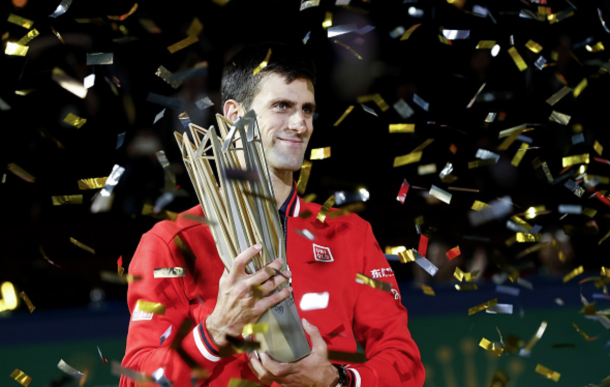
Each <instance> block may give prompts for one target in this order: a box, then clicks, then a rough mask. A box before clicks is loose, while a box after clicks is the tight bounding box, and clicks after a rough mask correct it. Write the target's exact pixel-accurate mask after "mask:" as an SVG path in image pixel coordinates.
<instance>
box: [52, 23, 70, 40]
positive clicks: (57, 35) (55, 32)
mask: <svg viewBox="0 0 610 387" xmlns="http://www.w3.org/2000/svg"><path fill="white" fill-rule="evenodd" d="M51 31H52V32H53V34H54V35H55V36H56V37H57V39H59V41H60V42H62V43H63V44H66V41H65V40H64V38H63V37H62V36H61V34H60V33H59V32H57V30H56V29H55V28H53V26H51Z"/></svg>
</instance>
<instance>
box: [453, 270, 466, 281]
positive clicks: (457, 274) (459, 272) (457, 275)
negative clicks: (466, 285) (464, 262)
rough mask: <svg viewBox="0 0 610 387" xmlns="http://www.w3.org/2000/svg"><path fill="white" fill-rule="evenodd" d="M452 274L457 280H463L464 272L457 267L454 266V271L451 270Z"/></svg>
mask: <svg viewBox="0 0 610 387" xmlns="http://www.w3.org/2000/svg"><path fill="white" fill-rule="evenodd" d="M453 276H454V277H455V278H457V280H458V281H460V282H462V281H463V280H464V272H463V271H462V269H460V268H459V267H456V268H455V272H453Z"/></svg>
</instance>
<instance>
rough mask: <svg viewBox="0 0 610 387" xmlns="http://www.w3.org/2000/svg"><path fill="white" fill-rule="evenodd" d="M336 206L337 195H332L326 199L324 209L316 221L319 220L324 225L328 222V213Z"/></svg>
mask: <svg viewBox="0 0 610 387" xmlns="http://www.w3.org/2000/svg"><path fill="white" fill-rule="evenodd" d="M334 205H335V195H331V197H329V198H328V199H326V201H325V202H324V204H323V205H322V208H320V212H318V215H317V216H316V219H317V220H319V221H320V222H322V223H324V221H325V220H326V215H327V214H328V211H329V210H330V208H331V207H332V206H334Z"/></svg>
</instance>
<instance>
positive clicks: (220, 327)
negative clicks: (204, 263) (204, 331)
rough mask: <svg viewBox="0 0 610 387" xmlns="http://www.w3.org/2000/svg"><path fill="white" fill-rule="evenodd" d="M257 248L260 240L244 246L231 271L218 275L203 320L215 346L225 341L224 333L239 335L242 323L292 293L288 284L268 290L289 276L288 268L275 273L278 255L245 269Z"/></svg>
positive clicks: (222, 344) (223, 344) (253, 320)
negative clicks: (252, 269)
mask: <svg viewBox="0 0 610 387" xmlns="http://www.w3.org/2000/svg"><path fill="white" fill-rule="evenodd" d="M261 250H262V246H261V245H260V244H256V245H254V246H251V247H249V248H248V249H247V250H244V251H243V252H242V253H241V254H239V255H238V256H237V258H235V260H233V267H232V268H231V272H230V273H228V272H227V271H226V270H225V272H224V273H223V275H222V277H220V282H219V289H218V300H217V302H216V307H215V308H214V311H213V312H212V313H211V314H210V315H209V316H208V318H207V320H206V327H207V328H208V332H210V335H211V336H212V339H213V340H214V342H215V343H216V344H217V345H218V346H219V347H224V346H226V345H227V344H228V342H227V340H226V336H227V335H230V336H235V337H237V336H239V335H241V333H242V331H243V328H244V325H246V324H249V323H255V322H257V321H258V319H259V318H260V317H261V315H262V314H263V313H264V312H265V311H266V310H267V309H269V307H271V306H273V305H275V304H277V303H278V302H280V301H282V300H284V299H286V298H287V297H288V296H289V295H290V293H292V287H290V286H287V287H285V288H284V289H282V290H280V291H279V292H276V293H273V294H271V293H272V292H273V291H274V290H275V289H276V288H277V287H278V286H279V285H281V284H283V283H284V282H286V281H287V280H288V277H290V276H291V273H290V271H288V270H286V271H284V272H282V274H283V275H277V273H278V272H279V270H280V269H281V267H282V265H283V264H284V262H283V260H282V259H280V258H278V259H276V260H275V261H273V262H271V263H270V264H269V265H267V266H266V267H264V268H262V269H261V270H259V271H257V272H256V273H253V274H248V273H246V265H247V264H248V262H250V261H251V260H252V258H254V256H256V254H258V253H259V252H260V251H261ZM259 289H260V290H259ZM261 293H262V298H261V297H260V294H261ZM257 294H258V296H257Z"/></svg>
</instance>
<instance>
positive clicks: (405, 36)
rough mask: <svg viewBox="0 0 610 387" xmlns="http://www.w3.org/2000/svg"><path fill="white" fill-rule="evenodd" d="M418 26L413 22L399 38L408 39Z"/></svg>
mask: <svg viewBox="0 0 610 387" xmlns="http://www.w3.org/2000/svg"><path fill="white" fill-rule="evenodd" d="M419 26H421V24H414V25H412V26H411V27H409V29H408V30H406V31H405V33H404V34H402V37H401V38H400V40H407V39H409V37H411V34H412V33H413V31H415V30H416V29H417V27H419ZM477 48H478V47H477Z"/></svg>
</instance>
